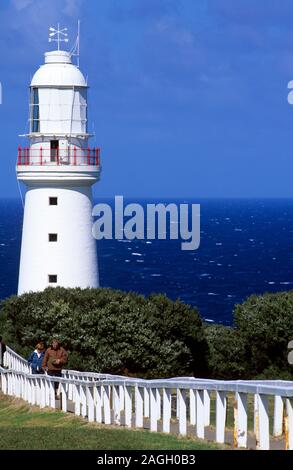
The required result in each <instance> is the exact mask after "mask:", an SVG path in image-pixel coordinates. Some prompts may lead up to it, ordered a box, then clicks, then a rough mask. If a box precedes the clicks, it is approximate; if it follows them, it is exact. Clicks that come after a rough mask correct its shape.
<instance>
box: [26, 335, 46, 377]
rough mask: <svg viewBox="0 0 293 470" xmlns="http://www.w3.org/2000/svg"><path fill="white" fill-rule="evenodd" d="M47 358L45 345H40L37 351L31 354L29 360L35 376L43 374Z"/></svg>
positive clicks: (37, 346)
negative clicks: (45, 357) (44, 361)
mask: <svg viewBox="0 0 293 470" xmlns="http://www.w3.org/2000/svg"><path fill="white" fill-rule="evenodd" d="M44 356H45V346H44V343H42V342H41V343H38V344H37V345H36V349H35V350H34V351H33V352H32V353H31V354H30V356H29V358H28V361H27V362H28V364H29V365H30V366H31V368H32V373H33V374H43V373H44V371H43V367H42V365H43V360H44Z"/></svg>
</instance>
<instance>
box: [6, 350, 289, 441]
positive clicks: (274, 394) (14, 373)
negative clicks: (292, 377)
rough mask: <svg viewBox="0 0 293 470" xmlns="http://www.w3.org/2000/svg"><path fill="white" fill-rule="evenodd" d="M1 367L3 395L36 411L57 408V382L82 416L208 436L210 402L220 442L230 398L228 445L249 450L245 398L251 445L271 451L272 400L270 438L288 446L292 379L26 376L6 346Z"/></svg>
mask: <svg viewBox="0 0 293 470" xmlns="http://www.w3.org/2000/svg"><path fill="white" fill-rule="evenodd" d="M4 366H6V367H8V368H0V372H1V389H2V392H3V393H4V394H8V395H11V396H15V397H18V398H22V399H24V400H26V401H27V402H28V403H30V404H32V405H38V406H40V408H44V407H46V406H48V407H51V408H56V398H55V389H54V382H56V381H58V383H59V384H60V385H59V390H60V400H61V409H62V410H63V411H64V412H67V411H68V410H69V408H70V407H71V410H72V411H73V412H74V413H75V414H76V415H77V416H83V417H84V418H87V419H88V421H90V422H93V421H96V422H97V423H105V424H115V425H123V426H126V427H128V428H131V427H135V428H143V427H145V425H146V422H147V423H148V427H149V429H150V430H151V431H153V432H156V431H158V429H159V428H160V430H162V431H163V432H165V433H170V432H171V427H173V428H174V426H175V425H176V426H177V428H178V433H179V434H180V435H181V436H185V435H187V434H188V433H190V430H191V433H194V435H195V436H197V437H198V438H201V439H204V438H205V437H206V428H207V426H209V425H210V423H211V415H212V412H211V398H212V397H213V405H214V406H215V410H214V411H215V415H216V419H215V441H216V442H218V443H224V442H225V435H226V433H227V424H228V423H227V403H228V399H229V400H231V398H232V399H233V408H234V409H233V411H234V417H233V421H234V446H235V447H238V448H247V447H248V435H249V434H250V433H249V431H248V415H249V406H248V405H249V403H251V402H253V419H254V431H253V435H254V438H255V441H256V448H257V449H262V450H267V449H269V448H270V437H271V436H270V412H269V402H270V401H272V399H273V408H274V412H273V432H272V434H273V436H275V437H277V436H281V435H282V434H283V431H284V433H285V440H284V442H285V444H284V445H285V448H286V449H290V450H293V401H292V399H293V382H290V381H280V380H276V381H274V380H271V381H269V380H263V381H261V380H259V381H241V380H238V381H221V380H211V379H197V378H192V377H176V378H171V379H159V380H143V379H138V378H130V377H124V376H115V375H110V374H99V373H93V372H78V371H73V370H64V371H62V372H63V374H62V377H60V378H59V377H58V378H54V377H49V376H48V375H35V374H31V373H30V370H29V367H28V365H27V362H26V361H25V359H23V358H22V357H21V356H19V355H18V354H16V353H15V352H14V351H13V350H12V349H11V348H8V347H7V351H6V353H5V355H4Z"/></svg>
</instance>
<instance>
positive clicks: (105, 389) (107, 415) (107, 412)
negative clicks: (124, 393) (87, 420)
mask: <svg viewBox="0 0 293 470" xmlns="http://www.w3.org/2000/svg"><path fill="white" fill-rule="evenodd" d="M110 393H111V392H110V386H109V385H106V386H104V385H102V394H103V403H104V423H105V424H111V409H110Z"/></svg>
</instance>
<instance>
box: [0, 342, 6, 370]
mask: <svg viewBox="0 0 293 470" xmlns="http://www.w3.org/2000/svg"><path fill="white" fill-rule="evenodd" d="M5 351H6V346H5V343H4V342H3V341H2V336H0V366H1V367H3V357H4V353H5Z"/></svg>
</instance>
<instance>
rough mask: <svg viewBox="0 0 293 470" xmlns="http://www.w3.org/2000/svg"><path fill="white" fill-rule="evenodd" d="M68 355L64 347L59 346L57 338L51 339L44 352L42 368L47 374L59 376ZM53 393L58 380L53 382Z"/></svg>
mask: <svg viewBox="0 0 293 470" xmlns="http://www.w3.org/2000/svg"><path fill="white" fill-rule="evenodd" d="M67 359H68V355H67V352H66V351H65V349H64V348H62V347H61V345H60V342H59V341H58V340H57V339H53V340H52V344H51V346H50V347H49V348H48V349H47V351H46V352H45V356H44V359H43V363H42V368H43V369H44V370H47V373H48V375H50V376H52V377H61V374H62V367H63V366H65V364H67ZM54 385H55V394H56V393H57V389H58V387H59V382H54Z"/></svg>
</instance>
